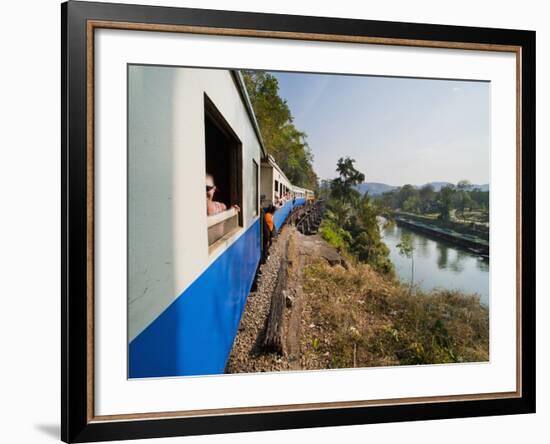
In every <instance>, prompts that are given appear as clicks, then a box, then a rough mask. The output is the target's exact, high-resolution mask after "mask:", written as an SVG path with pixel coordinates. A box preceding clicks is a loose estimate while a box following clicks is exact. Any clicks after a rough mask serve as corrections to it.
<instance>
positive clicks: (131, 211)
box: [128, 65, 266, 378]
mask: <svg viewBox="0 0 550 444" xmlns="http://www.w3.org/2000/svg"><path fill="white" fill-rule="evenodd" d="M128 125H129V131H128V138H129V140H128V187H129V193H128V342H129V363H128V373H129V377H130V378H136V377H137V378H142V377H159V376H179V375H197V374H201V375H203V374H215V373H223V371H224V368H225V365H226V361H227V359H228V356H229V353H230V351H231V347H232V343H233V339H234V337H235V334H236V331H237V328H238V325H239V321H240V318H241V314H242V311H243V308H244V305H245V302H246V298H247V295H248V293H249V291H250V287H251V285H252V282H253V279H254V276H255V273H256V270H257V267H258V264H259V260H260V248H261V241H260V222H261V221H260V202H259V180H260V168H259V166H260V165H261V159H262V158H264V157H265V155H266V154H265V151H264V149H263V146H262V141H261V135H260V132H259V129H258V125H257V123H256V120H255V117H254V113H253V111H252V108H251V105H250V102H249V99H248V96H247V93H246V89H245V87H244V84H243V79H242V77H241V75H240V73H239V72H238V71H230V70H217V69H193V68H170V67H160V66H137V65H136V66H130V67H129V69H128ZM207 174H210V175H211V176H212V180H213V181H214V182H215V185H216V194H215V200H219V201H220V202H222V203H224V204H225V206H226V208H227V210H226V211H223V212H221V213H218V214H215V215H210V216H208V215H207V207H206V191H205V176H206V175H207ZM206 189H208V188H206ZM237 207H238V208H237Z"/></svg>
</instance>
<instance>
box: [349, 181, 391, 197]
mask: <svg viewBox="0 0 550 444" xmlns="http://www.w3.org/2000/svg"><path fill="white" fill-rule="evenodd" d="M396 188H399V187H394V186H392V185H387V184H385V183H378V182H365V183H360V184H359V185H357V186H356V187H355V189H356V190H357V191H359V192H360V193H361V194H365V193H366V192H367V191H368V193H369V196H379V195H380V194H383V193H386V192H387V191H392V190H395V189H396Z"/></svg>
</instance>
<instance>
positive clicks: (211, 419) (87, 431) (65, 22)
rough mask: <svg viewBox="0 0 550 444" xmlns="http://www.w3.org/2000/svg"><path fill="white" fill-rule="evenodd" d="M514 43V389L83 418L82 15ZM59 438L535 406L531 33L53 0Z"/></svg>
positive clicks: (360, 421) (452, 415)
mask: <svg viewBox="0 0 550 444" xmlns="http://www.w3.org/2000/svg"><path fill="white" fill-rule="evenodd" d="M89 19H97V20H109V21H123V22H139V23H155V24H174V25H194V26H208V27H223V28H236V29H253V30H265V31H287V32H300V33H315V34H331V35H342V36H369V37H382V38H396V39H412V40H428V41H440V42H465V43H483V44H500V45H517V46H520V47H521V50H522V65H521V67H522V68H521V78H522V91H521V93H522V95H521V97H522V101H521V107H522V110H523V111H522V116H521V117H522V120H521V129H522V151H521V152H522V157H521V166H522V175H521V177H522V183H521V190H522V192H521V209H522V226H521V237H522V257H521V265H522V282H521V289H522V295H523V297H522V306H521V321H522V324H521V325H522V330H521V332H519V333H520V334H521V344H520V345H521V350H522V353H521V364H522V372H521V378H522V396H521V397H517V398H503V399H488V400H473V401H472V400H470V401H458V402H457V401H445V402H436V403H416V404H400V405H399V404H398V405H386V406H372V407H355V408H328V409H324V410H301V411H294V412H282V411H281V412H275V413H253V414H250V413H244V414H241V413H239V414H231V415H220V416H201V417H188V418H170V419H146V420H122V421H116V422H108V421H100V422H93V421H91V422H90V421H89V420H88V417H87V401H88V399H87V371H88V370H87V339H88V336H87V335H88V330H87V320H88V318H87V299H86V295H87V217H88V213H87V200H86V197H87V175H86V172H87V156H86V149H87V148H86V147H87V132H86V128H87V96H86V94H87V89H86V80H87V70H86V67H87V64H86V60H87V59H86V48H87V47H86V42H87V34H86V32H87V31H86V30H87V28H86V25H87V20H89ZM61 23H62V28H61V55H62V57H61V59H62V62H61V63H62V66H61V72H62V78H61V83H62V85H61V86H62V89H61V105H62V120H61V139H62V158H61V169H62V173H61V188H62V209H61V211H62V213H61V219H62V236H61V238H62V244H61V248H62V274H61V287H62V295H61V302H62V304H61V305H62V308H61V310H62V312H61V340H62V343H61V349H62V356H61V368H62V375H61V398H62V409H61V439H62V440H63V441H66V442H87V441H99V440H119V439H137V438H153V437H167V436H179V435H197V434H213V433H228V432H243V431H259V430H276V429H288V428H306V427H321V426H336V425H352V424H370V423H383V422H395V421H413V420H428V419H441V418H459V417H476V416H487V415H508V414H518V413H533V412H535V32H534V31H518V30H505V29H488V28H473V27H461V26H442V25H428V24H412V23H397V22H382V21H370V20H356V19H336V18H321V17H305V16H290V15H274V14H259V13H243V12H228V11H213V10H199V9H185V8H171V7H155V6H141V5H140V6H137V5H125V4H124V5H123V4H108V3H88V2H78V1H70V2H68V3H64V4H62V5H61Z"/></svg>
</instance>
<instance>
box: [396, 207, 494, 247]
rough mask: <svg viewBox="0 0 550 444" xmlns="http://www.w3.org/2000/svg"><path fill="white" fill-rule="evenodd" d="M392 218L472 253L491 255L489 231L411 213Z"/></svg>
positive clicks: (398, 222) (412, 228)
mask: <svg viewBox="0 0 550 444" xmlns="http://www.w3.org/2000/svg"><path fill="white" fill-rule="evenodd" d="M392 219H393V220H394V221H395V222H396V223H397V224H399V225H403V226H405V227H407V228H410V229H411V230H413V231H420V232H422V233H426V234H428V235H430V236H434V237H437V238H440V239H445V240H446V241H448V242H451V243H454V244H456V245H459V246H461V247H462V248H465V249H467V250H468V251H470V252H472V253H475V254H479V255H480V256H483V257H486V258H488V257H489V240H488V239H489V238H488V232H487V233H484V232H478V231H475V230H469V229H468V228H467V227H460V228H457V224H456V223H449V224H444V223H442V222H440V221H437V220H434V219H431V218H427V217H422V216H418V215H412V214H409V213H394V214H393V215H392ZM485 237H486V238H485Z"/></svg>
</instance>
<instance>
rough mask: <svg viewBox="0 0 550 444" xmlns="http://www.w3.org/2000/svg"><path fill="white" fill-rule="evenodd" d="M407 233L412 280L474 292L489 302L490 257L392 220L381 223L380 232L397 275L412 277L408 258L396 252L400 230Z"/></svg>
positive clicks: (427, 287)
mask: <svg viewBox="0 0 550 444" xmlns="http://www.w3.org/2000/svg"><path fill="white" fill-rule="evenodd" d="M403 232H406V233H410V234H411V235H412V240H413V243H414V247H415V250H414V282H415V284H417V285H418V286H419V287H420V288H422V289H423V290H432V289H434V288H445V289H449V290H461V291H463V292H464V293H468V294H471V293H477V294H478V295H479V297H480V300H481V303H482V304H483V305H486V306H489V261H488V260H487V259H482V258H480V257H479V256H476V255H475V254H472V253H470V252H468V251H465V250H463V249H461V248H460V247H458V246H456V245H454V244H451V243H448V242H446V241H443V240H441V239H437V238H433V237H430V236H428V235H426V234H423V233H419V232H416V231H412V230H410V229H408V228H405V227H401V226H398V225H396V224H391V225H388V226H382V228H381V234H382V237H383V239H384V242H385V243H386V245H387V246H388V248H389V249H390V258H391V261H392V262H393V264H394V266H395V270H396V273H397V275H398V276H399V278H400V279H401V280H402V281H404V282H410V280H411V259H409V258H407V257H405V256H402V255H400V254H399V249H398V248H397V244H399V243H400V242H401V234H402V233H403Z"/></svg>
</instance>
